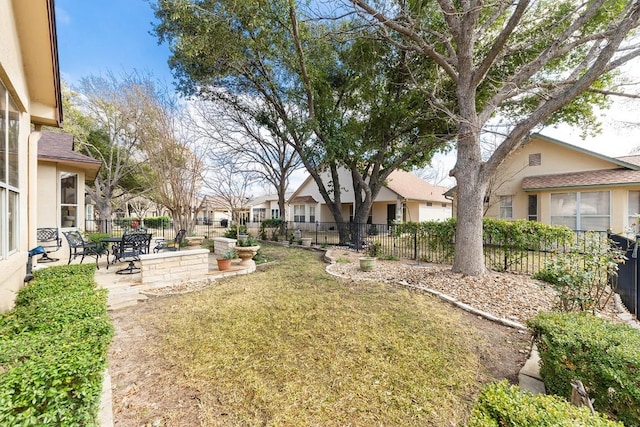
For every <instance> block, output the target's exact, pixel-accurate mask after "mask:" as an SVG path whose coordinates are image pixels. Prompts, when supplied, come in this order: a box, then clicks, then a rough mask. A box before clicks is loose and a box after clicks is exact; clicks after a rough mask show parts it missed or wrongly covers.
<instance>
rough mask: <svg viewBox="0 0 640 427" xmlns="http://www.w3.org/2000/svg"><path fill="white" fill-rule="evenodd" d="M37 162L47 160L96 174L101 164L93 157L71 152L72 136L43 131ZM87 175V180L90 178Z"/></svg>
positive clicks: (39, 142)
mask: <svg viewBox="0 0 640 427" xmlns="http://www.w3.org/2000/svg"><path fill="white" fill-rule="evenodd" d="M38 160H48V161H53V162H57V163H65V164H71V165H75V166H78V167H80V168H83V169H86V170H88V171H92V172H96V173H97V171H98V169H100V165H102V163H101V162H100V161H98V160H96V159H94V158H93V157H89V156H85V155H84V154H82V153H78V152H76V151H74V150H73V135H70V134H68V133H61V132H49V131H43V132H42V135H41V136H40V140H39V141H38ZM89 175H90V174H88V176H87V178H89V179H93V178H95V173H94V174H93V178H90V176H89Z"/></svg>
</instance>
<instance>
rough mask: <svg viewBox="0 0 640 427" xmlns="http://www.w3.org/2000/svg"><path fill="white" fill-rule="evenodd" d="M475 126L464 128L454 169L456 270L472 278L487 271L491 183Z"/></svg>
mask: <svg viewBox="0 0 640 427" xmlns="http://www.w3.org/2000/svg"><path fill="white" fill-rule="evenodd" d="M476 129H477V127H475V126H473V125H472V124H461V125H460V138H459V140H458V158H457V161H456V166H455V167H454V169H453V175H454V176H455V177H456V180H457V182H458V186H457V199H458V203H457V208H456V214H457V223H456V236H455V239H456V241H455V256H454V261H453V271H454V272H456V273H462V274H465V275H469V276H481V275H483V274H484V273H485V272H486V267H485V264H484V252H483V245H482V231H483V230H482V216H483V209H482V208H483V202H484V195H485V192H486V190H487V183H486V182H484V181H485V180H483V179H482V178H481V177H482V174H481V169H482V157H481V153H480V141H479V138H480V136H479V134H478V133H477V131H476Z"/></svg>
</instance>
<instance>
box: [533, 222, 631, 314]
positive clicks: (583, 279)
mask: <svg viewBox="0 0 640 427" xmlns="http://www.w3.org/2000/svg"><path fill="white" fill-rule="evenodd" d="M625 260H626V258H625V257H624V254H623V252H622V250H621V249H620V248H617V247H614V246H613V245H612V244H611V240H609V239H608V238H605V237H604V236H601V235H599V234H597V233H585V235H584V236H583V238H582V239H581V241H580V242H577V243H576V244H575V245H574V246H573V247H572V248H571V249H570V250H569V251H568V252H560V253H557V254H555V255H554V256H553V258H552V259H550V260H546V261H545V263H544V267H543V268H542V269H541V270H540V271H539V272H538V273H536V274H535V275H534V278H536V279H540V280H544V281H545V282H548V283H551V285H552V286H553V288H554V289H555V290H556V291H557V292H558V295H559V297H560V303H559V306H558V309H559V310H560V311H575V310H580V311H585V310H601V309H602V308H603V307H605V306H606V305H607V303H608V302H609V300H610V299H611V297H612V296H613V294H614V291H613V289H611V287H610V286H609V281H610V278H611V277H614V276H617V274H618V265H619V264H620V263H621V262H624V261H625Z"/></svg>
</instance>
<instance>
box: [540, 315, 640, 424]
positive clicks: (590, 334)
mask: <svg viewBox="0 0 640 427" xmlns="http://www.w3.org/2000/svg"><path fill="white" fill-rule="evenodd" d="M528 325H529V327H530V328H531V329H532V331H533V333H534V337H535V339H536V341H537V344H538V350H539V353H540V359H541V362H542V363H541V368H540V374H541V376H542V378H543V380H544V383H545V386H546V387H547V390H548V391H550V392H551V393H554V394H557V395H559V396H564V397H569V396H570V395H571V384H570V383H571V381H572V380H580V381H582V383H583V384H584V386H585V388H586V389H587V391H588V392H589V397H590V398H592V399H594V405H593V406H594V408H595V409H596V410H598V411H601V412H606V413H608V414H609V415H611V416H612V417H614V418H615V419H617V420H620V421H622V422H623V423H625V424H626V425H634V426H637V425H640V375H639V374H638V373H639V372H640V333H638V331H637V330H635V329H633V328H631V327H630V326H628V325H625V324H614V323H611V322H609V321H606V320H604V319H601V318H598V317H595V316H593V315H590V314H587V313H540V314H539V315H538V316H536V317H535V318H533V319H531V320H529V322H528Z"/></svg>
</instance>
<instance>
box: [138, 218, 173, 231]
mask: <svg viewBox="0 0 640 427" xmlns="http://www.w3.org/2000/svg"><path fill="white" fill-rule="evenodd" d="M169 224H171V218H169V217H168V216H151V217H145V219H144V226H145V227H147V228H158V229H166V228H169Z"/></svg>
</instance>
